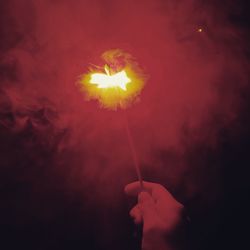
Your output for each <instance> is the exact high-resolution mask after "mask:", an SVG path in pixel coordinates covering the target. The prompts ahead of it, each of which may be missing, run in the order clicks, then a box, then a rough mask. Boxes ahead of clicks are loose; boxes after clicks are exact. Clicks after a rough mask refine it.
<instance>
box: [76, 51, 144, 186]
mask: <svg viewBox="0 0 250 250" xmlns="http://www.w3.org/2000/svg"><path fill="white" fill-rule="evenodd" d="M102 59H103V60H104V61H105V64H104V66H103V67H98V66H94V65H93V66H94V67H93V66H92V67H91V68H89V72H88V73H86V74H84V75H83V76H81V79H80V84H81V87H82V90H83V91H84V92H85V95H86V97H87V99H95V100H98V101H99V103H100V104H101V106H102V107H104V108H108V109H113V110H117V108H121V109H126V108H127V107H128V106H129V105H131V104H132V103H133V102H134V101H135V100H136V99H137V98H138V96H139V94H140V92H141V90H142V89H143V87H144V84H145V75H144V74H143V73H142V70H141V69H140V68H139V66H138V65H137V63H136V62H135V60H134V58H133V57H132V56H131V55H130V54H128V53H125V52H123V51H121V50H119V49H115V50H109V51H107V52H105V53H104V54H103V55H102ZM125 120H126V132H127V136H128V142H129V146H130V149H131V153H132V157H133V161H134V165H135V168H136V173H137V176H138V179H139V181H140V183H141V187H142V186H143V183H142V175H141V171H140V165H139V163H138V157H137V153H136V150H135V146H134V141H133V137H132V135H131V132H130V128H129V123H128V118H127V115H125Z"/></svg>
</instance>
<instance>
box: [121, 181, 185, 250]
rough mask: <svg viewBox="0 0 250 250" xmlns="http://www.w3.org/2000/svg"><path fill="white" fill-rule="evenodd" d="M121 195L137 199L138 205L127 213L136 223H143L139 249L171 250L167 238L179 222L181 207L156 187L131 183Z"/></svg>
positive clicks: (171, 197)
mask: <svg viewBox="0 0 250 250" xmlns="http://www.w3.org/2000/svg"><path fill="white" fill-rule="evenodd" d="M125 193H126V194H128V195H131V196H136V197H138V203H137V205H136V206H135V207H133V208H132V209H131V211H130V215H131V216H132V217H133V218H134V222H135V223H136V224H140V223H143V239H142V249H143V250H153V249H154V250H168V249H171V248H170V246H169V245H168V242H167V239H168V236H170V234H171V232H172V231H173V230H174V229H175V228H176V227H177V225H178V224H179V222H180V221H181V214H182V209H183V205H182V204H180V203H179V202H178V201H176V200H175V199H174V197H173V196H172V195H171V194H170V193H169V192H168V191H167V190H166V189H165V188H164V187H163V186H161V185H160V184H156V183H151V182H143V189H142V188H141V186H140V183H139V182H133V183H131V184H128V185H127V186H126V187H125Z"/></svg>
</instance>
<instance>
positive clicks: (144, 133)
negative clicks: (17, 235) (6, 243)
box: [0, 0, 248, 249]
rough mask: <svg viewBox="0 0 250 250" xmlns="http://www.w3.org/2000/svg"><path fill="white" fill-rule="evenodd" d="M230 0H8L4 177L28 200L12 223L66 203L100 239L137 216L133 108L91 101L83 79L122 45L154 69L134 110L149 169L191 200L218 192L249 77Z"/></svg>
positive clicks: (1, 96) (0, 64) (107, 241)
mask: <svg viewBox="0 0 250 250" xmlns="http://www.w3.org/2000/svg"><path fill="white" fill-rule="evenodd" d="M227 2H228V6H229V7H228V9H227V8H225V7H224V8H223V11H222V9H221V5H220V3H217V2H216V1H195V0H185V1H161V0H157V1H153V0H146V1H132V0H127V1H114V0H113V1H111V0H110V1H100V0H91V1H89V0H85V1H76V0H73V1H68V0H43V1H42V0H36V1H32V0H23V1H18V0H10V1H7V2H5V3H1V12H2V13H1V15H0V16H1V19H2V21H1V23H2V24H1V31H0V33H1V42H0V50H1V51H0V53H1V61H0V79H1V86H0V88H1V90H0V115H1V117H0V126H1V137H2V139H1V140H2V142H4V143H3V145H2V146H1V148H2V150H1V151H2V153H1V165H2V166H1V170H0V172H1V176H3V177H2V178H3V184H2V185H3V187H5V188H6V187H7V186H8V185H10V186H11V185H12V186H13V185H14V186H15V187H16V189H18V190H19V191H18V192H19V193H20V194H16V193H15V195H17V196H18V197H19V198H18V199H20V200H22V201H23V200H25V202H22V205H21V206H20V207H19V208H20V209H19V212H20V214H21V215H19V216H18V215H16V216H17V218H13V217H12V215H11V216H10V217H12V220H13V221H14V220H15V223H17V224H20V225H22V224H23V223H24V222H23V221H22V219H21V217H22V216H23V217H24V218H26V219H27V218H30V214H32V215H33V216H34V217H36V216H37V218H36V221H38V222H39V221H40V220H41V222H43V221H50V218H55V214H56V215H57V217H56V218H57V219H58V221H60V219H61V218H63V217H64V213H66V214H67V212H68V213H69V214H71V215H70V219H69V218H66V219H65V220H66V221H67V220H69V221H70V220H71V221H73V222H74V223H75V224H77V226H75V227H76V229H74V230H75V231H77V230H78V231H81V230H82V232H85V236H86V239H87V238H88V239H90V240H89V241H91V237H93V236H92V234H91V232H92V233H93V232H95V234H97V235H98V239H99V240H100V242H104V245H103V247H100V246H98V247H97V248H98V249H108V248H109V249H110V246H111V245H112V244H114V245H115V244H116V243H115V242H119V240H121V241H124V242H125V240H124V238H119V237H120V236H118V235H120V234H122V233H124V232H123V230H124V231H125V230H126V226H124V228H125V229H119V230H117V228H119V223H124V224H123V225H125V224H126V223H128V222H126V220H124V221H121V219H117V218H118V217H119V216H120V215H121V214H122V215H124V214H126V213H127V209H128V208H127V207H126V201H124V195H123V187H124V185H125V184H127V183H129V182H131V181H134V180H136V174H135V170H134V167H133V162H132V157H131V153H130V150H129V146H128V142H127V138H126V132H125V124H124V113H123V111H119V110H118V111H113V110H105V109H101V108H100V107H99V106H98V103H97V102H94V101H89V102H87V101H86V100H85V99H84V96H83V94H82V93H81V91H80V90H79V86H78V85H77V81H78V80H79V76H80V75H81V74H83V73H84V72H86V70H87V67H88V65H89V63H93V64H96V65H100V63H101V58H100V56H101V54H102V53H103V52H104V51H106V50H109V49H114V48H119V49H122V50H124V51H127V52H128V53H130V54H132V55H133V56H134V57H135V58H136V60H137V62H138V64H139V65H140V66H141V67H142V68H143V70H144V72H145V73H146V74H147V75H148V77H149V80H148V82H147V84H146V86H145V88H144V90H143V91H142V93H141V95H140V100H139V101H138V102H137V103H135V104H134V105H133V106H132V107H130V108H129V109H128V110H127V111H126V112H127V115H128V118H129V124H130V127H131V131H132V134H133V137H134V141H135V145H136V148H137V151H138V156H139V159H140V164H141V167H142V172H143V176H144V177H145V178H146V179H147V180H149V181H156V182H160V183H162V184H164V185H165V186H166V187H168V188H169V189H170V190H171V191H172V192H173V193H174V194H175V195H176V196H177V197H178V198H179V199H180V200H181V201H182V202H184V203H185V202H187V203H188V202H189V201H190V200H192V199H195V197H197V196H198V195H200V194H201V193H206V195H207V196H206V199H207V201H206V202H207V203H208V204H209V202H210V201H211V199H212V200H216V199H217V197H218V196H219V195H220V192H221V190H220V181H221V180H220V174H219V173H220V167H219V163H217V162H216V160H214V159H213V158H209V157H212V156H211V152H216V150H217V146H218V140H219V138H220V133H221V131H222V130H223V129H227V128H229V127H230V126H232V124H234V122H235V121H236V120H237V118H238V114H239V111H240V108H241V104H242V103H241V95H240V94H241V93H242V91H244V89H245V88H246V87H247V81H248V79H247V72H248V62H247V58H245V54H244V53H245V48H246V44H244V43H245V42H244V30H243V29H239V27H237V26H235V25H233V24H232V22H230V20H229V19H228V13H229V12H230V11H231V9H232V7H235V6H234V5H233V4H232V2H231V1H227ZM4 179H5V180H9V181H10V180H11V181H10V182H9V184H8V185H7V183H5V182H4ZM4 183H5V184H4ZM7 189H8V188H7ZM25 190H28V191H27V192H28V193H26V191H25ZM51 190H53V191H51ZM208 190H209V191H208ZM25 193H26V194H27V196H28V197H29V198H27V197H26V196H25V195H24V194H25ZM50 193H53V194H54V193H55V195H49V194H50ZM8 194H9V195H12V193H11V191H9V193H8ZM8 197H9V196H8ZM79 197H81V198H79ZM12 202H13V204H19V203H18V200H16V201H8V202H7V201H6V208H5V209H6V211H7V210H8V207H9V206H11V205H13V204H12ZM203 202H204V201H203ZM41 204H43V205H41ZM65 204H67V205H65ZM58 207H63V209H62V210H60V209H59V210H58ZM93 208H95V210H94V211H91V210H92V209H93ZM53 209H54V210H53ZM73 210H74V211H78V212H75V213H76V214H78V213H79V214H81V219H79V220H80V222H81V223H80V222H78V223H76V222H77V220H78V219H77V216H75V217H74V215H72V213H71V212H69V211H73ZM90 211H91V212H90ZM13 213H14V212H13ZM43 216H44V217H45V218H43ZM72 216H73V217H72ZM88 216H90V218H89V217H88ZM91 216H92V217H91ZM111 218H112V221H110V222H107V221H106V220H108V219H110V220H111ZM6 220H8V221H6V223H10V221H9V220H10V218H8V219H6ZM16 220H17V221H18V222H17V221H16ZM19 220H20V221H19ZM30 220H31V218H30ZM91 221H92V222H93V221H95V222H96V224H98V226H92V227H93V228H91V227H90V226H89V224H90V222H91ZM73 222H65V225H67V226H68V224H67V223H69V224H70V223H72V225H73ZM13 223H14V222H13ZM25 223H28V222H25ZM75 224H74V225H75ZM126 225H127V224H126ZM65 227H66V226H65ZM98 228H99V229H98ZM114 228H116V229H114ZM114 230H117V231H116V234H115V233H114V236H113V237H110V235H109V234H107V233H104V232H105V231H106V232H107V231H111V232H114ZM75 231H74V232H75ZM78 231H77V232H78ZM62 234H63V233H62ZM107 235H108V236H109V237H106V236H107ZM76 237H77V236H76ZM112 238H116V240H115V242H114V239H113V241H112ZM48 242H50V241H49V240H48ZM91 242H92V241H91ZM44 244H45V243H44ZM50 244H52V243H50ZM53 244H54V243H53ZM53 244H52V245H53ZM117 244H118V243H117ZM52 245H51V247H52ZM91 247H92V248H94V246H91ZM91 247H90V248H89V249H92V248H91ZM39 249H40V248H39ZM41 249H45V248H41ZM46 249H47V248H46ZM48 249H50V248H48ZM119 249H123V248H119ZM124 249H125V248H124ZM131 249H132V248H131Z"/></svg>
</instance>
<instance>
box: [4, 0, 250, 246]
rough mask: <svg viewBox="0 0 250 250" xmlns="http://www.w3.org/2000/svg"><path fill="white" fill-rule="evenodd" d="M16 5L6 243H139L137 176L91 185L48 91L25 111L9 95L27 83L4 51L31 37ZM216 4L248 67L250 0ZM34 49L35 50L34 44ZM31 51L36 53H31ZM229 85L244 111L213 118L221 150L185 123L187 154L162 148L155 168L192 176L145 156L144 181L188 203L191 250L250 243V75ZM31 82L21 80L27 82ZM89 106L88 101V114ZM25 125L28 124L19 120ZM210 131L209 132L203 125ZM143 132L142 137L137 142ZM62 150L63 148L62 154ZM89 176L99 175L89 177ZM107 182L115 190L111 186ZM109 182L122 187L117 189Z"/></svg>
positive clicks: (10, 31)
mask: <svg viewBox="0 0 250 250" xmlns="http://www.w3.org/2000/svg"><path fill="white" fill-rule="evenodd" d="M20 2H21V1H20ZM24 2H25V1H24ZM55 2H56V1H55ZM57 2H58V3H60V1H57ZM162 2H164V1H162ZM205 2H206V1H204V3H205ZM10 6H11V1H9V2H8V1H6V2H3V1H1V14H0V16H1V24H0V25H1V26H0V37H1V40H0V51H1V57H2V59H1V65H0V79H1V89H0V121H1V123H0V143H1V144H0V195H1V196H0V197H1V201H0V228H1V229H0V230H1V234H0V237H1V241H0V244H1V246H0V247H1V249H6V250H8V249H16V248H21V249H33V250H46V249H48V250H50V249H74V250H76V249H131V250H132V249H138V241H139V240H138V233H136V230H135V228H134V226H133V223H132V221H131V220H130V218H129V215H128V211H129V208H130V207H131V205H132V204H133V203H132V201H130V200H129V199H128V198H127V197H125V195H124V194H123V186H124V185H125V184H126V183H128V182H129V181H130V180H131V181H132V180H133V179H135V177H134V173H133V172H132V171H131V172H129V173H128V172H126V171H125V170H124V172H122V174H123V175H124V176H125V177H124V178H122V179H121V181H120V182H119V181H118V180H116V178H115V177H116V172H117V171H118V170H117V171H115V173H114V174H113V175H108V176H107V180H104V181H103V180H100V179H98V178H97V180H96V181H95V177H93V179H94V181H93V180H92V179H91V181H90V180H89V178H86V179H85V178H84V176H83V175H82V172H81V171H82V170H81V168H80V167H74V166H77V164H78V163H77V161H78V160H79V159H80V158H79V154H80V155H81V154H82V151H81V149H76V148H75V147H71V146H69V145H70V140H69V138H70V136H71V133H72V131H71V129H70V128H69V127H67V126H62V127H60V126H59V128H58V126H57V123H56V122H57V120H58V119H59V118H58V117H60V108H55V105H54V104H53V103H51V102H50V101H48V100H47V99H46V98H45V99H44V97H43V96H41V99H39V101H38V102H37V103H38V104H35V105H34V104H32V105H30V106H28V105H27V106H26V105H24V106H25V107H24V108H23V107H22V102H21V103H19V104H18V103H17V104H15V105H13V101H12V100H13V98H12V99H11V98H10V95H9V93H10V92H7V91H6V88H7V87H10V85H11V84H12V83H13V85H18V84H21V83H19V79H20V73H19V71H18V70H19V69H18V65H16V64H15V63H9V61H7V62H6V59H5V58H4V56H5V55H6V53H8V52H9V51H10V50H12V49H13V48H15V47H16V46H18V44H19V43H20V41H22V40H23V39H26V38H25V37H26V35H27V33H25V32H23V31H20V30H18V29H15V26H16V25H17V24H16V21H15V19H13V18H11V17H9V16H8V11H6V10H7V9H9V7H10ZM110 6H112V2H111V5H110ZM110 6H109V7H110ZM210 6H212V7H213V8H214V9H216V10H217V12H214V13H215V15H220V14H221V15H222V16H223V18H224V19H223V20H224V22H225V21H226V22H227V23H228V24H230V27H233V30H234V31H235V32H236V33H237V35H239V37H240V38H239V39H238V40H237V41H234V40H233V41H232V42H236V43H237V44H236V47H240V49H241V53H242V54H243V55H244V58H245V60H244V66H247V67H246V68H247V69H248V68H249V67H248V65H249V64H248V63H249V60H250V58H249V57H250V51H249V45H248V44H249V42H250V41H249V38H250V37H249V35H250V33H249V25H250V19H249V13H250V4H249V2H248V1H237V3H235V1H229V0H228V1H219V3H218V1H210ZM86 8H88V5H86ZM28 13H29V15H28V17H27V18H30V19H31V21H30V23H31V26H32V13H33V11H32V8H31V9H30V10H29V12H28ZM104 18H106V17H104ZM27 22H28V23H29V20H28V21H27ZM13 27H14V28H13ZM31 29H32V28H31ZM26 32H29V30H26ZM227 42H228V41H225V43H227ZM103 46H104V45H103ZM104 47H105V46H104ZM33 49H34V50H36V48H34V47H33ZM37 49H39V48H37ZM86 50H87V49H86ZM135 50H136V49H135ZM132 51H133V49H132ZM30 53H31V54H33V53H35V52H32V50H31V52H30ZM142 58H143V57H142ZM24 64H25V63H24ZM55 74H56V73H55ZM61 74H63V72H61ZM45 75H46V74H45ZM6 79H7V80H6ZM224 81H225V85H223V84H222V85H221V89H220V90H218V91H219V92H221V93H222V95H224V94H225V93H227V91H228V92H230V95H233V96H235V97H237V112H236V116H234V119H233V120H232V121H230V122H228V123H227V124H226V125H225V124H224V123H222V122H221V118H220V113H219V112H218V113H216V112H214V113H213V114H211V115H210V116H209V121H207V123H209V124H218V123H219V124H222V125H221V126H218V127H217V130H216V131H217V132H216V138H217V139H216V147H211V146H210V145H209V144H206V143H204V141H203V140H193V139H192V138H193V137H192V133H193V131H192V130H191V129H190V128H189V127H188V126H185V124H184V125H183V127H182V130H181V137H182V144H183V145H185V150H184V151H182V152H181V153H179V152H176V150H175V149H173V148H171V147H170V148H164V147H163V148H161V149H159V150H158V149H157V150H155V152H154V153H155V155H156V156H155V157H156V158H157V159H159V161H156V162H155V165H157V164H158V163H159V162H160V163H161V164H165V165H173V166H178V165H179V164H180V165H181V164H182V163H183V162H185V165H187V166H188V168H190V169H191V171H190V172H191V174H190V172H185V173H186V176H185V181H178V180H179V179H178V178H177V179H178V180H175V178H174V177H175V175H177V174H178V172H176V171H174V173H173V176H172V177H171V179H170V180H168V179H167V178H166V176H165V175H164V174H161V172H159V170H162V168H161V167H159V168H156V171H152V170H150V169H151V165H152V162H151V163H148V164H146V163H145V162H144V165H143V175H144V177H145V179H147V180H150V181H155V182H160V183H162V184H163V185H165V186H166V187H167V188H168V189H169V190H170V191H171V192H172V193H173V194H174V195H175V196H176V197H177V199H178V200H180V201H181V202H182V203H183V204H184V205H185V207H186V210H187V213H188V214H189V217H190V218H191V221H190V222H189V225H188V232H187V233H188V241H189V243H188V244H189V247H190V249H202V250H204V249H248V248H249V247H250V243H249V219H250V215H249V209H250V207H249V204H250V203H249V191H250V184H249V183H250V182H249V174H250V170H249V167H250V160H249V148H250V145H249V144H250V119H249V113H250V98H249V96H250V95H249V94H250V93H249V90H250V88H249V85H248V83H249V72H247V74H246V76H245V83H246V84H245V85H241V86H237V83H236V84H231V81H232V79H230V75H229V76H228V79H226V78H224ZM6 82H8V83H7V84H6ZM41 82H44V85H45V86H46V84H48V82H49V80H48V79H47V78H45V79H42V80H41ZM11 86H12V85H11ZM22 86H24V87H22ZM25 86H26V85H25V84H24V85H21V88H25ZM11 93H13V92H11ZM13 95H14V94H13ZM38 97H39V95H38ZM222 102H223V101H222ZM94 105H95V104H94ZM94 105H93V107H94V108H95V106H94ZM14 106H15V108H13V107H14ZM16 107H20V109H16ZM91 108H92V106H91V105H90V106H89V109H90V112H92V109H91ZM94 108H93V109H94ZM132 116H133V115H132ZM163 116H164V114H163ZM23 120H24V121H25V122H24V123H23ZM19 123H21V124H24V125H22V126H21V125H18V126H17V125H16V124H19ZM76 126H77V125H76ZM211 126H212V125H211ZM19 127H21V129H20V128H19ZM203 128H205V129H206V126H205V127H203ZM139 135H140V134H139ZM139 135H138V136H137V137H136V138H137V139H138V138H140V136H139ZM115 136H117V134H115V135H114V137H115ZM84 140H85V138H84V139H83V141H84ZM86 140H87V139H86ZM86 144H87V142H86ZM62 145H63V146H62ZM83 145H84V142H83ZM86 146H87V145H86ZM59 147H62V149H60V150H61V151H59V149H58V148H59ZM84 150H85V149H84ZM84 150H83V152H84ZM84 154H85V153H83V156H82V157H83V158H84V157H85V156H84ZM86 154H87V153H86ZM180 155H181V159H182V161H181V163H180ZM102 157H103V158H102ZM86 158H87V156H86ZM99 161H100V163H101V165H102V166H104V167H105V168H108V167H107V166H108V164H109V161H108V159H106V158H105V157H104V156H102V155H101V156H100V157H99ZM81 162H82V161H81ZM83 162H84V161H83ZM153 163H154V162H153ZM86 164H87V163H86ZM200 166H202V167H200ZM87 173H88V172H87ZM168 173H169V172H168ZM180 173H182V172H180ZM85 175H86V173H85ZM89 175H91V176H92V173H91V172H90V173H89ZM93 176H95V175H94V174H93ZM110 176H111V177H110ZM112 176H113V177H112ZM104 179H105V178H104ZM193 182H195V184H193ZM96 183H98V184H96ZM187 183H188V184H187ZM95 184H96V185H98V186H102V185H103V189H104V190H106V191H107V194H102V193H101V192H100V189H97V188H96V189H95ZM108 185H110V186H111V190H110V189H109V188H107V186H108ZM192 185H195V187H196V189H195V190H196V191H193V192H192V191H190V192H191V193H192V195H189V194H187V191H184V190H186V187H187V186H188V187H192ZM112 187H116V188H117V190H116V191H114V190H112ZM113 193H114V194H113ZM110 199H112V201H110Z"/></svg>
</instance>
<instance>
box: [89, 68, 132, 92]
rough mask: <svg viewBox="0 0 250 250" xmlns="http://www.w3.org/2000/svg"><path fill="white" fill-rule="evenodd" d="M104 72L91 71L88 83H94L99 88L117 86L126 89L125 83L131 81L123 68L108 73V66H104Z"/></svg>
mask: <svg viewBox="0 0 250 250" xmlns="http://www.w3.org/2000/svg"><path fill="white" fill-rule="evenodd" d="M104 70H105V72H106V74H103V73H93V74H91V76H90V83H92V84H96V85H97V87H98V88H99V89H105V88H115V87H119V88H121V89H122V90H124V91H126V90H127V88H126V85H127V84H128V83H130V82H131V80H130V79H129V78H128V76H127V73H126V71H125V70H122V71H120V72H117V73H115V74H113V75H111V74H110V72H109V69H108V66H107V65H105V66H104Z"/></svg>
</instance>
